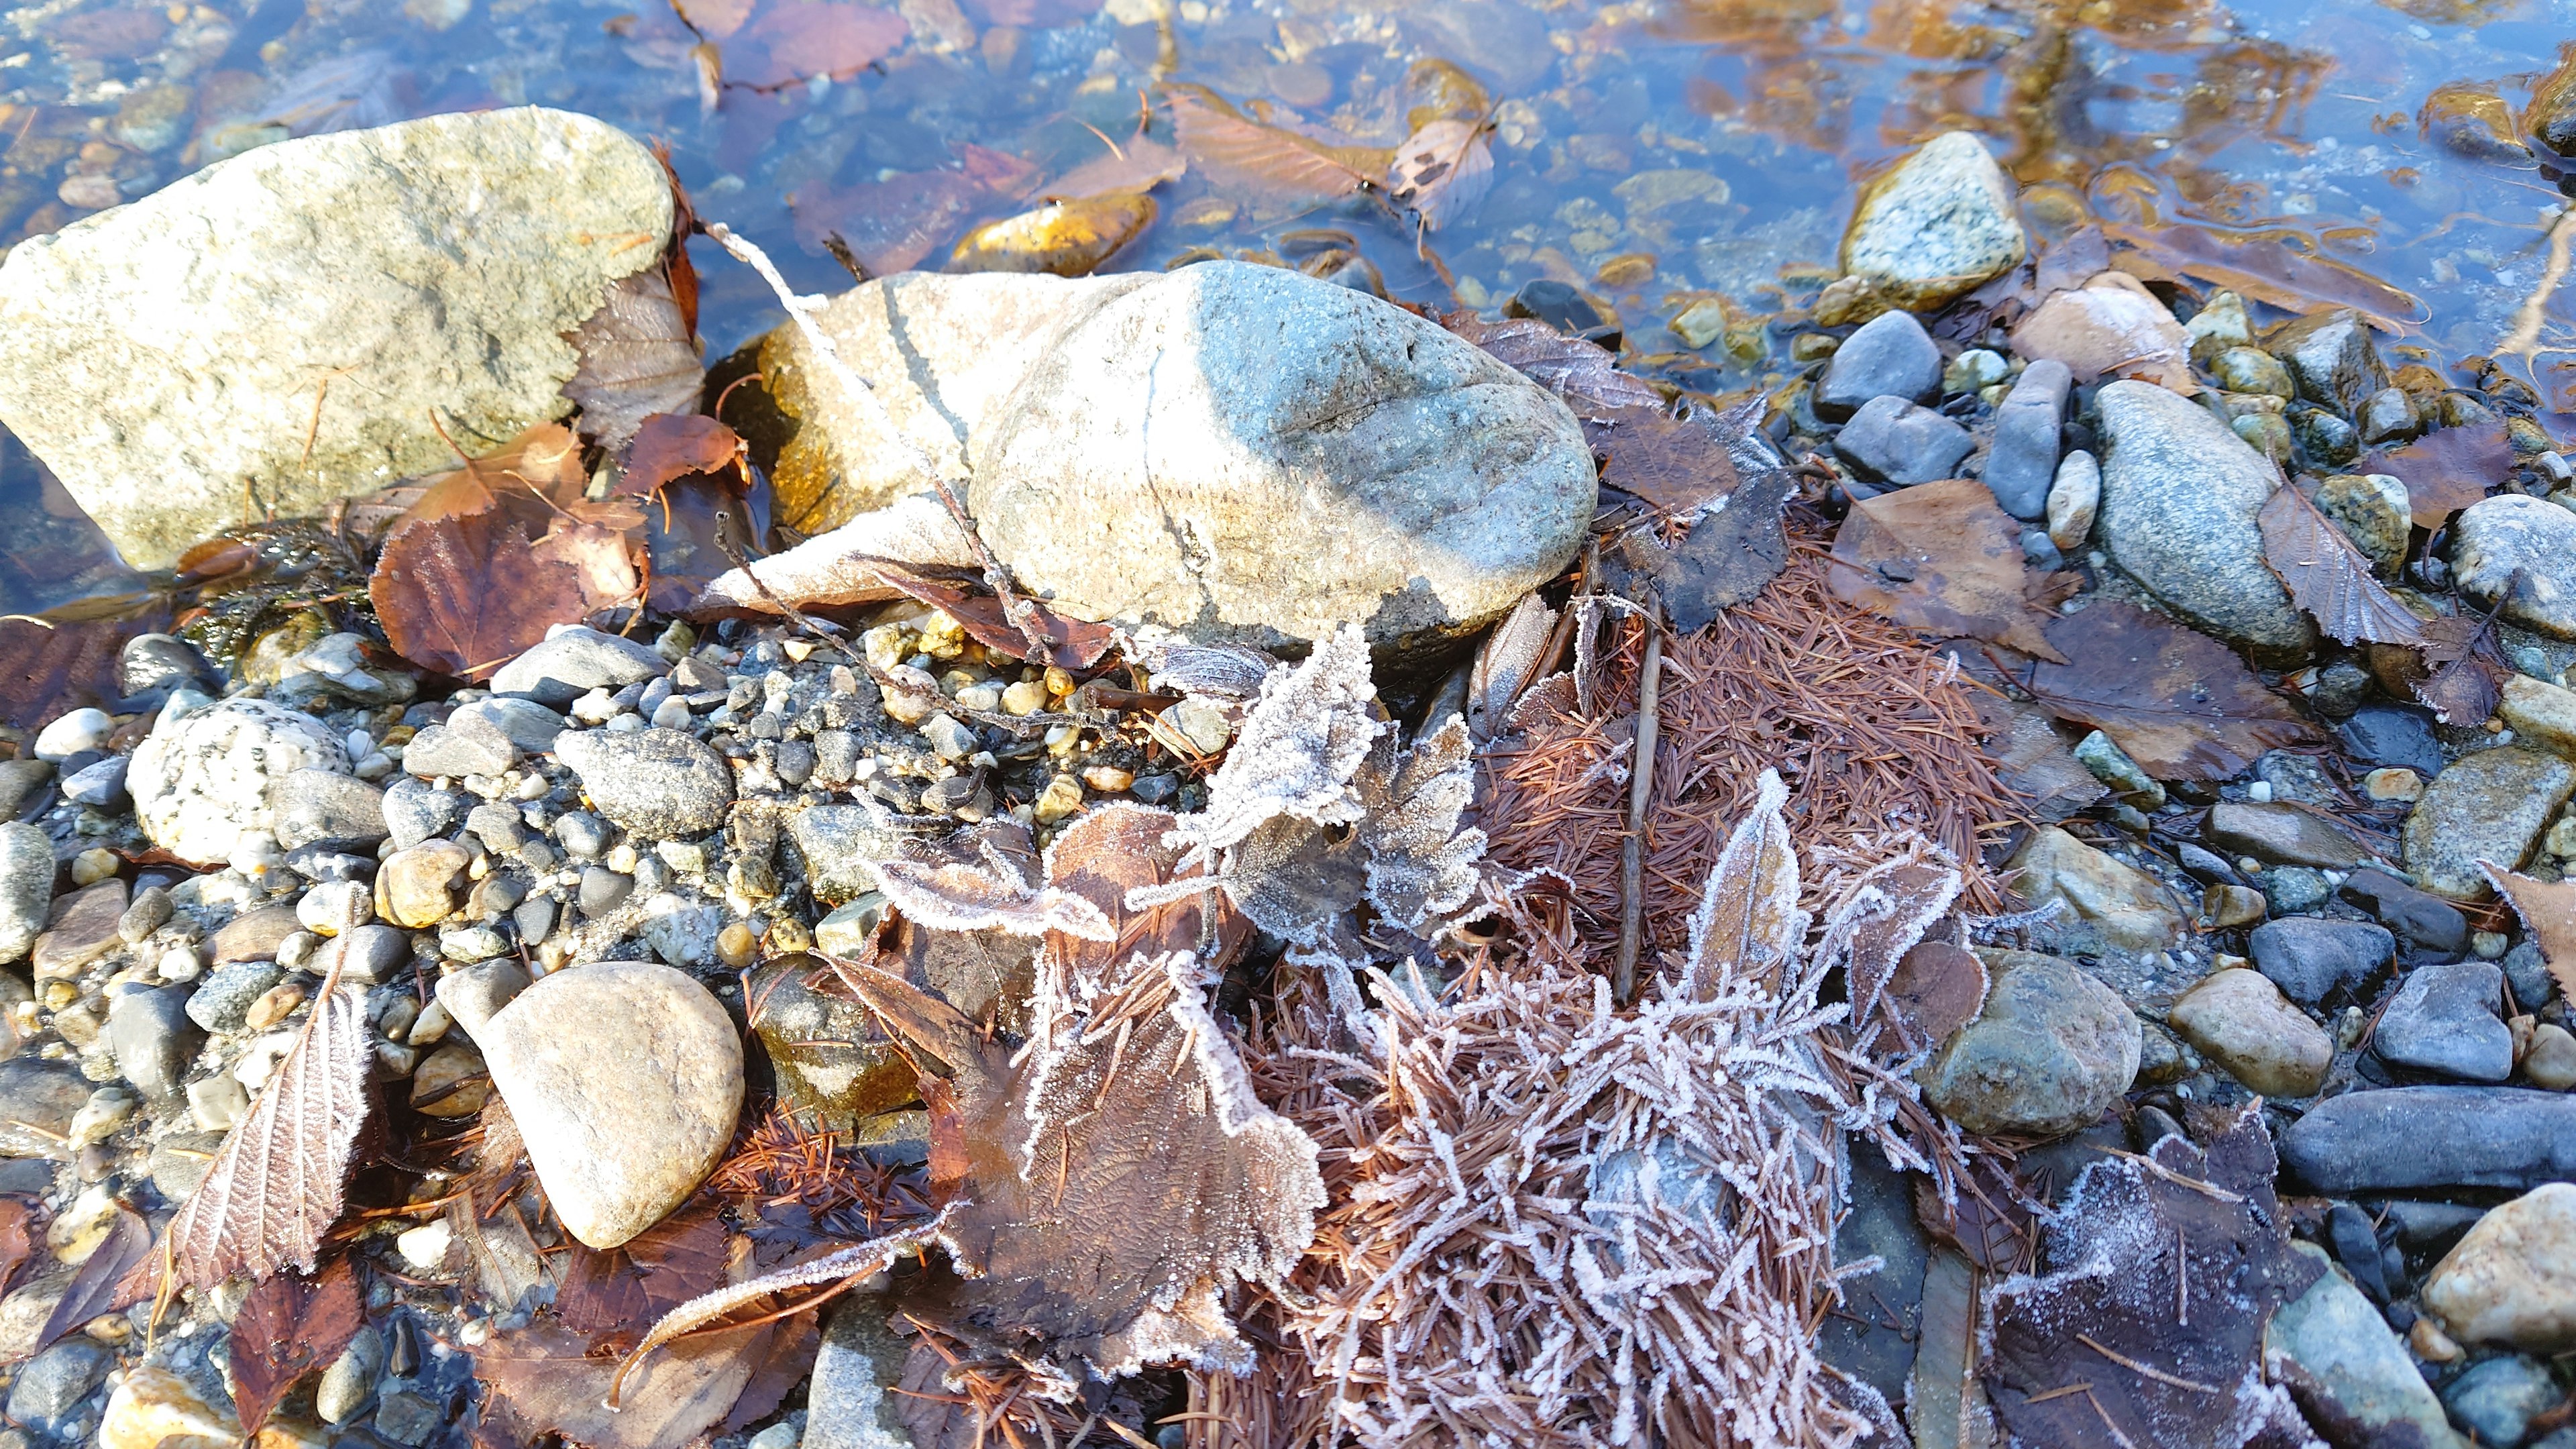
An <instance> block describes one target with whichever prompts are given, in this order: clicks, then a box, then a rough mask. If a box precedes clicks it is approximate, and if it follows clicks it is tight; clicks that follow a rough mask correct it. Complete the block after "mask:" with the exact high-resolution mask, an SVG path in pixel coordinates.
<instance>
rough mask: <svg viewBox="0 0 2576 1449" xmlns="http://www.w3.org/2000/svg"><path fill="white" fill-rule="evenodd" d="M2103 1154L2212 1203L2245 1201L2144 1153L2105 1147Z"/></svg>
mask: <svg viewBox="0 0 2576 1449" xmlns="http://www.w3.org/2000/svg"><path fill="white" fill-rule="evenodd" d="M2102 1152H2103V1154H2104V1155H2105V1156H2108V1157H2118V1158H2124V1159H2126V1160H2128V1161H2130V1162H2134V1163H2136V1164H2138V1165H2139V1166H2140V1167H2143V1168H2145V1169H2146V1170H2147V1171H2149V1172H2150V1173H2153V1174H2154V1175H2156V1176H2157V1177H2161V1178H2163V1179H2164V1180H2165V1181H2167V1182H2170V1183H2172V1184H2173V1185H2174V1186H2176V1187H2187V1188H2190V1189H2191V1190H2192V1191H2193V1192H2196V1193H2199V1194H2200V1195H2201V1196H2202V1197H2205V1198H2208V1199H2210V1200H2211V1201H2212V1202H2227V1203H2236V1202H2243V1201H2245V1199H2244V1198H2243V1197H2242V1196H2240V1195H2238V1194H2236V1193H2232V1192H2229V1191H2228V1190H2227V1189H2225V1188H2223V1187H2219V1186H2217V1185H2215V1184H2213V1183H2206V1182H2203V1181H2201V1180H2200V1179H2199V1178H2196V1177H2192V1176H2189V1175H2187V1174H2184V1173H2180V1172H2176V1171H2174V1170H2173V1169H2172V1168H2170V1167H2167V1166H2165V1165H2164V1164H2163V1163H2161V1162H2158V1161H2156V1160H2155V1159H2154V1158H2152V1157H2149V1156H2147V1155H2146V1154H2144V1153H2140V1152H2127V1151H2123V1150H2121V1149H2120V1148H2117V1147H2105V1148H2103V1149H2102Z"/></svg>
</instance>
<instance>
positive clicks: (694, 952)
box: [639, 891, 725, 966]
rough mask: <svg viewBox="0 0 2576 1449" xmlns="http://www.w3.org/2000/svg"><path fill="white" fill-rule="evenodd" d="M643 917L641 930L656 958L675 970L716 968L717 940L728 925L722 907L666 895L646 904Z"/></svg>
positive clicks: (656, 896)
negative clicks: (714, 966) (689, 967)
mask: <svg viewBox="0 0 2576 1449" xmlns="http://www.w3.org/2000/svg"><path fill="white" fill-rule="evenodd" d="M641 914H642V916H643V923H642V925H641V927H640V928H639V929H640V931H641V934H642V935H643V937H644V943H645V944H646V945H648V946H651V947H652V948H653V954H654V955H656V956H658V957H660V958H661V959H662V960H664V961H667V962H669V963H670V964H671V965H674V966H712V965H714V964H715V960H716V936H717V934H718V933H719V932H720V931H721V930H722V929H723V928H724V924H725V920H724V911H723V909H722V908H721V907H719V906H716V905H713V904H711V903H706V902H696V901H690V900H685V899H683V898H681V897H679V896H677V895H673V894H671V893H669V892H667V891H664V892H659V893H657V894H655V895H653V896H652V897H651V898H650V899H648V900H646V901H645V902H644V904H643V907H642V911H641Z"/></svg>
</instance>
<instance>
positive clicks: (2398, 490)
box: [2316, 394, 2414, 579]
mask: <svg viewBox="0 0 2576 1449" xmlns="http://www.w3.org/2000/svg"><path fill="white" fill-rule="evenodd" d="M2401 396H2402V394H2401ZM2316 504H2317V509H2318V511H2319V512H2322V513H2323V514H2325V516H2326V517H2327V518H2329V519H2331V520H2333V522H2334V525H2335V527H2337V528H2339V529H2341V530H2343V533H2344V536H2345V537H2347V538H2349V539H2351V540H2352V541H2353V544H2354V546H2355V547H2357V548H2359V549H2360V550H2361V551H2362V553H2364V554H2365V555H2367V556H2368V557H2369V559H2370V562H2371V566H2372V567H2373V568H2375V569H2377V570H2378V572H2379V576H2380V577H2381V578H2384V579H2393V578H2395V577H2397V570H2398V567H2399V565H2401V564H2403V563H2405V561H2406V545H2407V541H2408V539H2409V538H2410V537H2412V534H2411V532H2410V530H2411V529H2413V527H2414V506H2413V505H2412V504H2411V503H2410V502H2409V501H2408V500H2407V496H2406V484H2405V481H2404V480H2403V479H2399V478H2394V477H2391V476H2390V475H2388V474H2386V473H2337V474H2334V475H2333V476H2331V477H2328V478H2327V479H2325V480H2324V481H2323V482H2320V483H2319V484H2317V493H2316Z"/></svg>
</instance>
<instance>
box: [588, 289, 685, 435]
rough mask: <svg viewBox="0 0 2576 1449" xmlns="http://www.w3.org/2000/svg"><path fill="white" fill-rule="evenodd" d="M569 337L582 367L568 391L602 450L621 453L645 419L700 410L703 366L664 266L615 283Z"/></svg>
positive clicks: (682, 309)
mask: <svg viewBox="0 0 2576 1449" xmlns="http://www.w3.org/2000/svg"><path fill="white" fill-rule="evenodd" d="M571 340H572V344H573V350H574V352H575V353H576V354H577V355H578V356H579V358H580V366H579V367H578V368H576V369H575V371H574V372H573V375H572V380H571V381H569V382H566V383H565V384H564V385H563V394H564V396H565V397H568V398H570V399H572V400H573V402H574V403H575V404H576V405H578V406H579V407H580V408H581V426H582V431H583V432H585V433H588V434H590V436H591V437H593V438H595V439H597V440H598V442H599V445H600V446H601V447H604V448H606V449H608V450H609V451H610V452H612V453H618V452H623V451H624V450H625V448H626V445H627V444H628V443H629V442H630V441H632V440H633V439H634V437H635V432H636V429H637V428H639V427H641V426H642V425H643V423H644V420H645V419H647V418H649V417H651V416H653V415H654V414H656V413H667V414H688V413H691V412H694V411H695V410H696V408H697V406H698V389H699V386H700V385H701V384H702V383H703V382H704V381H705V379H706V363H705V361H704V359H702V358H700V357H699V355H698V341H697V338H695V337H694V336H692V335H690V331H689V319H688V313H687V311H686V309H685V308H683V307H682V305H681V303H680V300H679V298H678V296H677V295H676V294H674V292H673V291H672V288H671V277H670V273H669V270H668V269H667V268H665V267H659V266H654V267H646V268H645V269H644V270H642V271H640V272H637V273H635V274H634V275H632V276H629V277H626V278H624V279H622V280H620V281H616V282H612V283H610V284H609V287H608V295H607V298H606V299H605V300H604V301H603V302H602V303H601V305H600V308H599V310H598V311H596V312H594V313H592V314H591V315H590V317H589V318H588V320H586V321H584V322H583V323H582V324H581V326H580V328H579V329H577V330H576V331H575V332H574V333H573V334H572V339H571Z"/></svg>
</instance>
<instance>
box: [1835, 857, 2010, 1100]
mask: <svg viewBox="0 0 2576 1449" xmlns="http://www.w3.org/2000/svg"><path fill="white" fill-rule="evenodd" d="M1965 883H1966V881H1965V877H1964V876H1962V875H1961V873H1960V870H1959V863H1958V861H1957V860H1955V859H1953V858H1952V857H1951V855H1950V853H1949V852H1948V851H1946V850H1943V849H1942V848H1941V847H1940V846H1939V845H1937V844H1935V843H1934V842H1932V841H1931V840H1929V839H1926V838H1925V837H1923V836H1921V835H1914V834H1908V835H1906V836H1904V837H1901V838H1900V839H1899V841H1898V842H1897V844H1896V846H1895V850H1894V853H1893V854H1890V855H1889V856H1887V857H1886V858H1885V859H1883V860H1881V861H1879V862H1878V863H1877V864H1875V865H1873V866H1871V867H1870V868H1869V869H1867V870H1865V871H1863V872H1862V873H1861V874H1860V875H1858V876H1857V877H1855V878H1853V879H1852V880H1851V882H1850V883H1848V884H1847V885H1846V886H1845V887H1844V888H1843V894H1842V898H1841V899H1840V900H1838V901H1836V902H1835V904H1834V905H1833V906H1832V907H1831V908H1830V909H1829V910H1827V911H1826V913H1825V934H1824V940H1823V941H1822V943H1821V944H1819V945H1818V946H1817V948H1816V950H1817V954H1818V955H1819V956H1821V957H1823V958H1824V959H1825V960H1826V961H1827V962H1829V963H1837V964H1840V965H1841V966H1842V968H1843V972H1844V976H1845V979H1846V980H1847V982H1848V983H1849V986H1848V992H1849V995H1850V999H1851V1002H1852V1013H1853V1016H1854V1018H1855V1019H1856V1020H1857V1021H1858V1022H1860V1023H1861V1024H1862V1025H1863V1026H1864V1027H1866V1026H1867V1025H1868V1024H1869V1023H1870V1022H1872V1021H1884V1022H1887V1023H1890V1024H1893V1025H1894V1026H1895V1027H1896V1029H1897V1032H1898V1034H1899V1036H1900V1037H1901V1038H1902V1039H1903V1042H1904V1047H1905V1049H1906V1050H1908V1051H1920V1050H1922V1049H1924V1048H1926V1047H1929V1046H1932V1045H1935V1044H1937V1043H1939V1042H1940V1041H1941V1039H1942V1038H1943V1037H1946V1036H1948V1035H1949V1029H1946V1028H1945V1029H1943V1030H1939V1031H1937V1032H1935V1031H1932V1030H1931V1026H1932V1025H1933V1024H1935V1022H1938V1021H1947V1020H1948V1018H1950V1017H1952V1016H1955V1015H1957V1010H1956V1004H1955V1002H1954V1001H1937V1002H1927V1001H1926V1000H1925V998H1926V997H1927V995H1928V996H1931V997H1934V998H1941V997H1948V996H1954V995H1956V994H1957V993H1958V991H1959V990H1962V989H1967V988H1968V987H1969V985H1970V983H1969V981H1968V980H1967V979H1966V978H1965V977H1964V975H1963V974H1962V973H1958V972H1956V971H1955V968H1956V966H1957V963H1956V961H1955V960H1954V959H1953V958H1950V957H1945V956H1942V955H1941V954H1939V953H1938V952H1930V953H1926V952H1925V947H1924V944H1923V937H1924V934H1925V933H1926V932H1928V931H1930V930H1931V929H1932V927H1933V925H1934V923H1936V922H1938V921H1939V920H1940V919H1941V918H1942V917H1943V916H1944V915H1946V914H1948V912H1949V910H1950V907H1951V905H1952V904H1953V903H1955V902H1956V901H1957V900H1958V898H1959V891H1960V888H1961V887H1962V886H1963V885H1964V884H1965ZM1947 949H1949V950H1953V951H1956V950H1958V948H1957V947H1950V948H1947ZM1962 954H1967V953H1962ZM1918 956H1919V958H1920V959H1918ZM1975 959H1976V958H1975V957H1974V955H1969V960H1970V961H1972V962H1973V961H1975ZM1908 963H1912V967H1913V969H1912V970H1911V971H1910V972H1909V971H1908V969H1907V965H1908ZM1944 987H1949V988H1951V989H1950V990H1948V991H1944V990H1943V989H1942V988H1944ZM1973 992H1974V995H1975V996H1976V998H1977V1000H1976V1001H1974V1002H1971V1003H1969V1005H1968V1008H1967V1014H1968V1015H1969V1016H1970V1017H1973V1016H1974V1015H1975V1014H1976V1009H1977V1006H1978V1005H1979V1004H1981V1003H1982V1002H1983V1000H1984V998H1985V970H1984V967H1983V966H1982V965H1980V966H1979V967H1978V968H1977V970H1976V972H1975V973H1974V975H1973ZM1926 1005H1933V1006H1935V1010H1934V1012H1933V1016H1934V1022H1925V1021H1921V1020H1919V1019H1918V1010H1919V1009H1920V1008H1922V1007H1924V1006H1926ZM1964 1024H1965V1023H1964V1022H1960V1023H1954V1024H1953V1026H1955V1025H1964ZM1927 1037H1928V1039H1927ZM1864 1040H1866V1038H1864Z"/></svg>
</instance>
